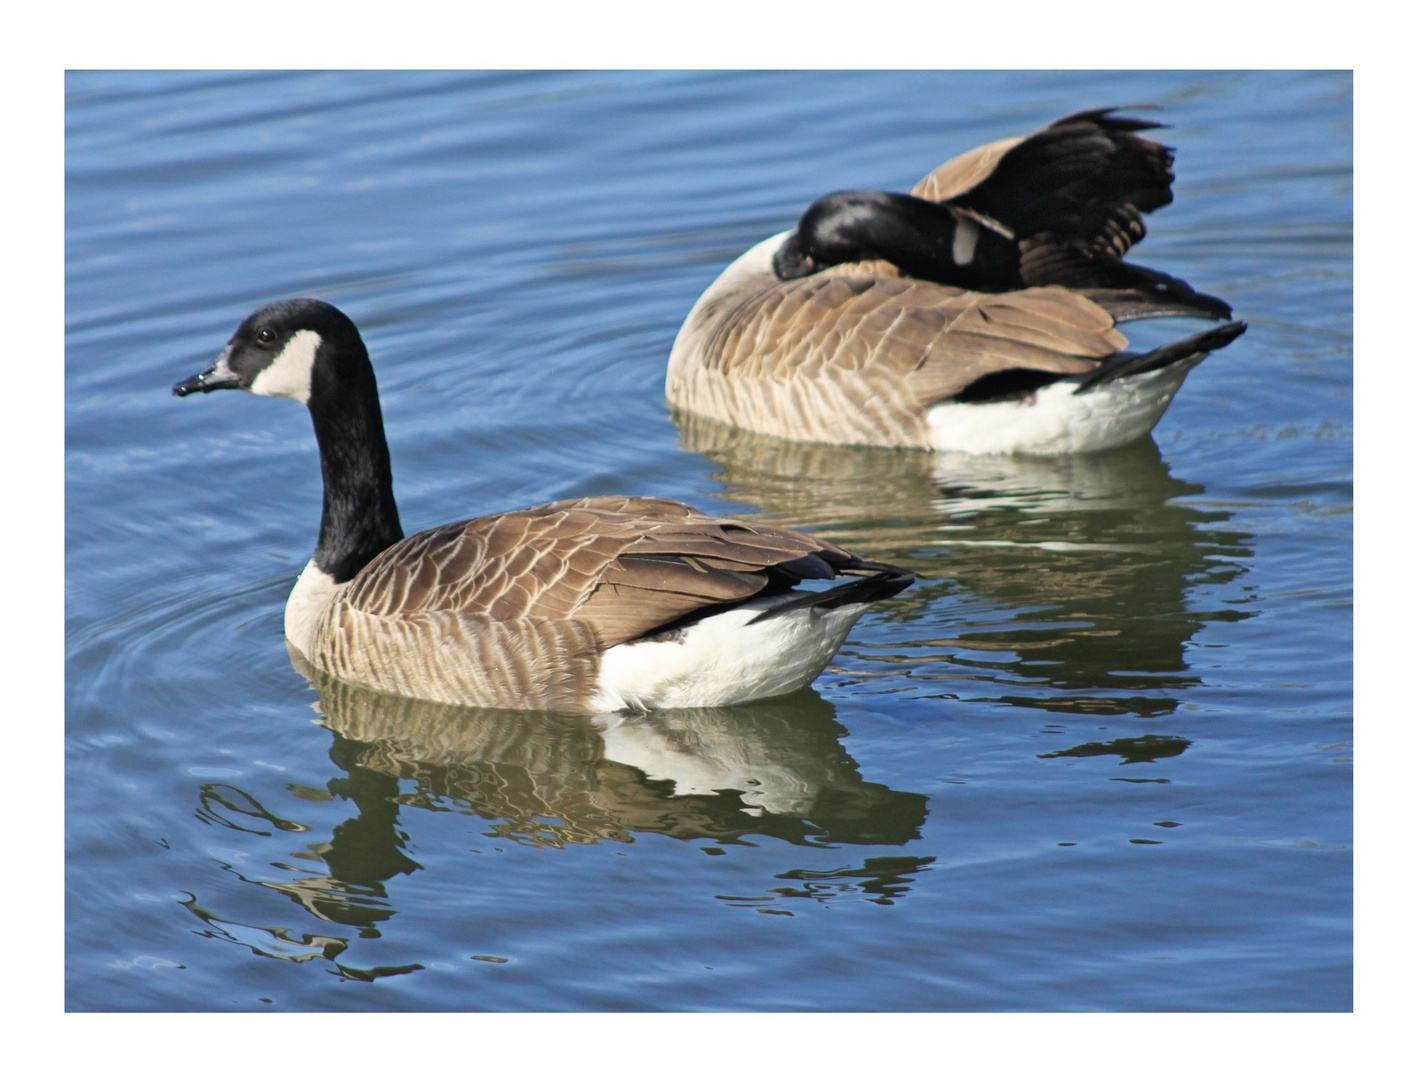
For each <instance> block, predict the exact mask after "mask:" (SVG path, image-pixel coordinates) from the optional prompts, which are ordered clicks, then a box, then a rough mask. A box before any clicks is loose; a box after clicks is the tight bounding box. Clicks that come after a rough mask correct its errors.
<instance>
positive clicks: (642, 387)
mask: <svg viewBox="0 0 1418 1080" xmlns="http://www.w3.org/2000/svg"><path fill="white" fill-rule="evenodd" d="M67 88H68V107H67V125H68V131H67V140H66V166H67V197H66V212H67V219H68V220H67V226H68V229H67V245H68V247H67V261H68V274H67V305H66V316H67V339H66V340H67V369H66V404H67V428H66V437H67V448H66V451H67V457H66V528H67V538H66V539H67V545H66V551H67V563H66V586H65V587H66V615H67V639H66V649H67V651H66V656H67V671H66V675H67V686H66V691H67V695H66V697H67V721H68V727H67V784H66V810H67V860H68V861H67V865H68V873H67V896H66V919H67V958H66V959H67V969H68V1007H69V1008H70V1009H73V1010H118V1009H142V1010H302V1009H338V1010H421V1009H422V1010H430V1009H443V1010H605V1009H625V1010H688V1009H704V1010H770V1009H771V1010H828V1009H832V1010H843V1009H845V1010H852V1009H861V1010H1108V1009H1111V1010H1159V1009H1182V1010H1237V1009H1241V1010H1244V1009H1265V1010H1273V1009H1279V1010H1302V1009H1303V1010H1346V1009H1349V1008H1350V1007H1351V932H1350V916H1351V841H1352V826H1351V812H1350V806H1351V786H1350V785H1351V771H1350V770H1351V765H1350V741H1351V738H1352V730H1351V729H1352V721H1351V717H1352V678H1351V658H1352V649H1351V644H1350V642H1351V593H1352V590H1351V585H1350V581H1351V576H1352V575H1351V554H1350V552H1351V547H1350V543H1351V539H1350V538H1351V522H1352V518H1351V501H1352V494H1351V492H1352V484H1351V474H1352V465H1351V462H1352V452H1351V438H1352V427H1353V425H1352V401H1351V394H1350V389H1351V373H1352V348H1351V345H1352V289H1351V254H1350V242H1351V235H1352V222H1351V218H1352V184H1351V174H1352V167H1351V157H1352V155H1351V122H1352V83H1351V80H1350V78H1349V76H1348V75H1347V74H1344V73H1286V72H1265V73H1224V72H1223V73H1214V72H1208V73H1187V72H1179V73H1168V72H1134V73H1120V74H1111V73H1089V72H1069V73H1040V72H1009V73H989V72H968V73H952V72H830V73H817V72H789V73H773V72H753V73H702V72H699V73H688V74H675V73H657V72H635V73H594V72H573V73H542V72H511V73H448V72H416V73H398V72H375V73H313V74H311V73H292V72H272V73H255V74H249V73H247V74H242V73H236V74H231V73H211V72H204V73H181V72H156V73H121V72H101V73H84V72H77V73H72V74H71V75H70V76H69V78H68V85H67ZM1129 101H1154V102H1157V103H1158V104H1160V105H1162V106H1163V107H1164V112H1163V113H1162V116H1163V118H1164V119H1166V120H1167V121H1168V122H1170V123H1171V124H1173V125H1174V127H1173V129H1172V130H1170V131H1168V132H1166V133H1165V136H1164V137H1165V139H1166V140H1167V141H1168V142H1169V144H1171V145H1174V146H1176V147H1178V163H1177V173H1178V179H1177V183H1176V186H1175V190H1176V195H1177V198H1176V202H1175V203H1174V204H1173V205H1172V206H1170V207H1167V208H1166V209H1164V210H1163V211H1161V212H1159V213H1157V214H1155V215H1154V216H1153V217H1152V219H1151V235H1150V236H1149V237H1148V239H1147V240H1146V241H1145V243H1144V244H1143V246H1142V247H1141V248H1140V249H1139V251H1138V253H1137V257H1138V261H1140V262H1142V263H1144V264H1147V265H1155V266H1158V267H1160V268H1162V269H1165V270H1167V271H1169V272H1172V273H1176V274H1179V275H1181V276H1183V277H1185V278H1187V279H1188V280H1190V281H1191V282H1192V283H1193V284H1195V285H1196V286H1198V287H1199V288H1202V289H1204V290H1205V291H1207V292H1211V293H1215V294H1218V295H1221V296H1224V297H1226V298H1227V299H1228V300H1230V301H1231V302H1232V303H1233V304H1234V306H1235V308H1236V311H1237V315H1238V317H1241V318H1244V319H1246V320H1247V321H1248V322H1249V323H1250V326H1251V329H1250V332H1249V333H1248V334H1247V335H1246V336H1245V337H1244V338H1242V339H1241V340H1240V341H1238V342H1237V343H1236V344H1235V345H1233V346H1232V347H1231V348H1229V349H1227V350H1226V351H1225V352H1224V353H1221V354H1218V355H1216V356H1215V357H1213V358H1211V359H1209V360H1208V361H1207V362H1206V363H1204V364H1202V365H1201V366H1200V367H1199V368H1198V369H1197V370H1196V371H1195V372H1193V373H1192V374H1191V375H1190V376H1189V378H1188V380H1187V383H1186V385H1185V386H1184V387H1183V389H1182V391H1181V392H1180V393H1179V395H1178V397H1177V400H1176V402H1175V403H1174V404H1173V406H1172V408H1171V409H1170V411H1169V412H1168V414H1167V416H1166V417H1165V418H1164V419H1163V421H1162V423H1161V424H1160V425H1159V427H1158V428H1157V431H1156V432H1155V437H1154V439H1153V440H1149V441H1145V442H1143V443H1141V444H1138V445H1135V446H1132V447H1129V448H1126V449H1124V450H1121V451H1118V452H1115V453H1110V454H1106V455H1100V456H1096V457H1089V458H1077V459H1068V460H1061V461H1037V460H1036V461H1027V460H1010V459H970V458H958V457H950V456H945V455H942V456H932V455H928V454H919V453H913V452H895V451H882V450H870V449H855V450H852V449H848V450H844V449H826V448H823V447H815V446H804V445H795V444H792V443H785V442H779V441H775V440H771V439H763V438H759V437H756V436H751V435H747V434H745V433H743V432H737V431H734V430H733V429H729V428H724V427H721V426H718V425H714V424H706V423H703V422H694V421H689V420H687V419H686V418H679V420H680V422H679V423H677V422H676V418H675V417H672V416H671V414H670V412H669V410H668V409H667V408H666V406H665V404H664V400H663V394H662V382H663V375H664V363H665V359H666V356H667V355H668V352H669V346H670V343H671V341H672V340H673V337H674V333H675V331H676V329H677V328H678V326H679V322H680V320H681V319H682V318H683V316H684V314H685V313H686V312H687V311H688V309H689V307H690V305H691V304H692V303H693V301H694V299H695V297H696V296H697V295H698V294H699V292H700V291H701V290H702V289H703V288H704V287H705V286H706V285H707V284H708V282H709V281H710V280H712V278H713V277H714V275H715V274H716V273H717V272H718V270H719V269H720V268H721V267H722V266H723V265H724V264H725V263H727V262H728V261H729V260H730V259H732V258H733V257H734V256H735V255H737V254H738V253H739V252H740V251H742V250H743V249H744V248H745V247H747V246H748V245H749V244H751V243H753V242H755V241H757V240H758V239H761V238H762V237H763V236H766V235H768V234H769V233H771V232H775V231H777V230H780V229H782V228H786V227H788V226H789V225H790V224H791V223H792V222H793V220H794V219H795V218H796V217H797V215H798V214H799V213H800V212H801V210H802V209H803V207H804V206H805V205H806V204H807V203H808V202H809V201H810V200H811V199H813V198H814V197H816V196H818V195H820V194H823V193H825V192H827V191H830V190H835V189H842V188H851V187H863V188H888V189H892V190H906V189H908V188H909V187H910V185H911V184H912V183H913V182H914V181H915V180H916V179H917V178H919V176H920V175H922V174H923V173H924V172H926V171H927V170H928V169H930V168H931V167H933V166H934V165H936V164H938V163H939V162H940V161H942V160H944V159H945V158H946V157H948V156H950V155H952V154H954V153H956V152H959V151H961V150H963V149H966V148H969V147H970V146H974V145H977V144H978V143H980V142H984V141H988V140H991V139H995V138H999V137H1002V136H1005V135H1011V134H1019V133H1023V132H1026V131H1028V130H1030V129H1032V128H1034V127H1037V126H1038V125H1040V124H1042V123H1043V122H1045V121H1047V120H1049V119H1051V118H1053V117H1054V116H1057V115H1060V114H1062V113H1065V112H1068V111H1072V110H1075V109H1080V108H1086V107H1092V106H1098V105H1107V104H1114V103H1117V102H1129ZM295 295H315V296H320V297H322V298H324V299H327V300H329V301H331V302H333V303H335V304H337V305H339V306H340V307H341V308H343V309H344V310H345V311H346V312H347V313H349V314H350V315H351V317H353V318H354V319H355V320H356V322H357V323H358V324H359V325H360V327H361V330H362V331H363V333H364V335H365V339H366V342H367V343H368V344H369V346H370V351H371V354H372V356H373V358H374V362H375V365H376V368H377V370H378V373H379V380H380V386H381V391H382V394H383V404H384V414H385V418H386V422H387V425H388V430H389V439H390V444H391V450H392V455H393V463H394V472H395V484H396V490H397V493H398V496H399V499H400V507H401V512H402V516H403V520H404V523H405V527H406V528H408V529H409V530H410V531H413V530H415V529H418V528H423V527H426V526H430V525H435V524H439V523H442V522H444V521H449V520H453V519H456V518H460V517H466V516H470V515H473V514H476V513H482V512H490V511H495V510H499V509H510V508H514V507H518V506H524V505H528V504H532V503H536V502H542V501H547V500H550V499H557V498H564V497H569V496H574V495H586V494H601V493H620V492H633V493H639V494H647V495H660V496H667V497H673V498H682V499H686V500H688V501H691V502H694V503H695V504H697V505H699V506H700V507H702V508H704V509H706V510H711V511H718V512H726V513H730V512H731V513H734V514H737V515H740V516H744V517H750V518H757V519H762V520H767V521H770V522H773V523H775V524H785V525H790V526H793V527H797V528H806V529H810V530H813V531H816V532H818V533H820V534H821V535H824V536H826V537H829V538H831V539H833V540H836V541H838V542H840V543H844V544H847V545H849V546H851V547H853V548H855V549H857V550H859V551H861V552H863V553H865V554H869V555H871V556H873V557H876V558H883V559H889V560H892V561H896V562H899V563H902V564H904V565H907V566H909V567H910V568H911V569H913V570H914V571H915V572H916V573H917V574H918V575H919V577H920V581H919V583H918V584H917V585H916V586H915V587H914V588H912V589H911V590H908V591H907V592H905V593H903V594H901V595H900V596H899V597H897V598H895V599H893V600H892V601H889V602H887V603H884V604H882V605H880V606H879V607H878V608H877V609H875V610H874V611H873V612H872V613H870V614H869V615H868V616H867V617H866V618H864V619H863V620H862V622H860V623H859V624H858V626H857V629H856V630H855V631H854V633H853V635H852V637H851V639H850V640H849V643H848V645H847V646H846V648H844V650H843V651H842V653H841V654H840V655H839V656H838V658H837V659H836V660H835V661H834V663H833V664H832V666H831V667H830V668H829V670H828V671H827V672H826V673H825V674H824V675H823V676H822V677H821V678H820V679H819V680H818V681H817V683H816V684H815V686H814V688H813V689H811V690H807V691H804V692H802V693H800V694H797V695H794V696H793V697H790V698H787V699H783V700H780V701H774V702H765V703H760V704H757V705H752V706H744V707H740V708H734V709H722V710H692V711H685V712H673V713H664V714H657V715H654V716H648V717H599V718H596V717H567V716H553V715H540V714H522V713H506V712H496V711H479V710H459V709H448V708H440V707H436V706H431V705H427V704H425V703H418V702H409V701H401V700H399V699H392V698H386V697H380V696H378V695H374V694H369V693H365V692H363V691H359V690H355V689H352V688H350V687H344V686H340V685H338V684H330V683H328V682H326V681H324V680H321V679H319V678H314V679H313V680H312V679H307V678H306V676H305V675H304V674H302V673H301V672H300V671H299V670H297V668H295V667H293V666H292V663H291V660H290V658H289V657H288V655H287V652H286V649H285V646H284V644H283V643H282V640H281V612H282V607H283V605H284V601H285V596H286V593H287V592H288V591H289V588H290V585H291V582H292V580H293V578H294V576H295V574H296V573H297V572H298V571H299V568H300V567H301V566H302V565H303V563H304V561H305V559H306V558H307V557H308V554H309V550H310V548H311V546H312V544H313V541H314V536H315V531H316V525H317V522H318V516H319V505H320V487H319V470H318V465H317V459H316V456H315V448H314V439H313V436H312V434H311V431H310V425H309V421H308V419H307V418H306V416H305V415H304V414H303V412H302V411H301V410H299V409H298V408H296V407H294V406H292V405H289V404H287V403H283V402H272V401H269V400H264V399H256V398H251V397H247V396H244V395H234V394H233V395H220V396H218V397H216V398H210V399H208V398H202V399H195V400H186V401H178V400H175V399H173V398H171V397H170V396H169V395H168V388H169V387H170V386H171V384H172V383H173V382H174V381H175V380H176V379H178V378H180V377H183V376H185V375H187V374H190V373H191V372H192V371H194V370H197V368H199V367H201V366H203V365H205V364H206V363H207V362H209V361H210V359H211V358H212V357H213V356H214V355H215V353H216V351H217V350H218V349H219V348H220V346H221V344H222V343H223V342H224V341H225V340H226V338H227V336H229V334H230V333H231V331H232V330H233V329H234V328H235V326H236V324H237V323H238V322H239V321H240V320H241V318H242V317H244V316H245V315H246V314H247V313H248V312H249V311H250V310H251V309H253V308H254V307H256V306H258V305H260V304H262V303H265V302H267V301H270V300H273V299H279V298H283V297H288V296H295Z"/></svg>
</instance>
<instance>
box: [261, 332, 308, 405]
mask: <svg viewBox="0 0 1418 1080" xmlns="http://www.w3.org/2000/svg"><path fill="white" fill-rule="evenodd" d="M320 342H321V337H320V335H319V334H317V333H316V332H315V331H314V330H297V331H296V332H295V333H294V334H292V335H291V338H290V340H289V341H287V342H286V347H285V348H284V349H282V350H281V351H280V353H278V354H277V356H276V358H275V359H274V360H272V361H271V362H270V363H269V364H268V365H267V366H266V367H264V368H262V369H261V374H259V375H257V376H256V378H255V379H254V380H252V383H251V392H252V393H253V394H264V395H265V396H266V397H284V398H291V399H293V400H295V401H298V402H300V403H301V404H302V405H306V404H309V402H310V369H311V368H313V367H314V366H315V352H316V350H317V349H319V348H320Z"/></svg>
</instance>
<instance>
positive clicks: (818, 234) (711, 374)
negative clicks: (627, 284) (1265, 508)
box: [665, 109, 1246, 454]
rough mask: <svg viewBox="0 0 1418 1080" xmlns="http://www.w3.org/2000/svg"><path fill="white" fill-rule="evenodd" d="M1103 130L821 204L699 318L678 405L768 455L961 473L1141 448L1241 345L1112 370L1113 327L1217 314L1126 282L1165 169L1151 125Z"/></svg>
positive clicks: (1143, 359)
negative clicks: (831, 452) (779, 451)
mask: <svg viewBox="0 0 1418 1080" xmlns="http://www.w3.org/2000/svg"><path fill="white" fill-rule="evenodd" d="M1114 111H1115V110H1113V109H1096V110H1093V111H1090V112H1081V113H1075V114H1073V115H1071V116H1065V117H1063V118H1062V119H1059V120H1055V121H1054V122H1053V123H1051V124H1049V125H1048V126H1047V127H1045V128H1043V129H1042V130H1040V131H1037V132H1035V133H1034V134H1032V135H1028V136H1025V137H1023V138H1015V139H1005V140H1001V141H1000V142H995V143H990V144H989V145H987V146H982V147H979V148H978V149H975V150H972V151H970V152H968V153H966V154H963V155H961V156H960V157H957V158H955V159H953V160H951V161H949V162H947V163H946V164H944V165H942V166H940V167H939V168H938V169H936V170H935V171H934V172H932V173H931V174H930V175H928V176H927V177H925V179H923V180H922V181H921V182H920V183H919V184H917V185H916V187H915V188H914V189H913V190H912V193H911V194H910V195H899V194H892V193H888V192H870V191H867V192H863V191H848V192H838V193H837V194H834V195H828V196H826V197H825V198H823V199H819V200H818V201H817V202H815V203H813V205H812V206H811V207H809V208H808V210H807V212H806V213H805V214H804V215H803V217H802V219H801V220H800V221H799V223H798V227H797V228H796V229H792V230H789V231H787V232H782V233H779V234H778V235H776V236H773V237H770V238H769V239H767V240H765V241H763V242H762V243H760V244H758V245H756V246H755V247H753V248H751V249H749V250H748V251H747V252H746V253H744V254H743V255H741V256H740V257H739V258H738V259H737V260H735V261H734V262H733V263H732V264H730V265H729V267H728V268H727V269H726V270H725V271H724V272H723V273H722V274H721V275H720V276H719V278H718V279H717V280H716V281H715V282H714V283H713V284H712V285H710V286H709V288H708V289H707V290H706V291H705V293H704V295H703V296H701V297H700V298H699V300H698V302H697V303H695V305H694V307H693V309H691V311H690V313H689V316H688V317H687V318H686V319H685V321H684V325H683V326H682V327H681V328H680V331H679V335H678V336H677V337H676V339H675V343H674V348H673V350H672V351H671V354H670V361H669V370H668V373H667V375H666V381H665V392H666V396H667V397H668V399H669V401H670V404H671V405H672V406H674V407H675V408H677V409H682V410H684V411H687V412H692V413H698V414H701V415H704V416H708V417H712V418H713V419H716V420H720V421H723V422H725V423H729V424H734V425H736V426H738V427H743V428H748V429H750V430H753V431H758V432H762V433H764V434H768V435H776V436H779V437H781V438H788V439H801V440H810V441H814V442H824V443H856V444H863V445H873V446H909V447H919V448H923V449H937V450H951V451H961V452H965V453H974V454H1003V453H1032V454H1060V453H1075V452H1086V451H1092V450H1103V449H1107V448H1110V447H1114V446H1121V445H1123V444H1124V443H1127V442H1130V441H1132V440H1134V439H1138V438H1141V437H1142V436H1144V435H1146V434H1147V433H1148V432H1149V431H1151V430H1152V428H1153V427H1154V426H1155V425H1156V423H1157V421H1158V420H1159V419H1160V418H1161V416H1162V413H1163V412H1165V411H1166V408H1167V406H1168V404H1170V402H1171V400H1172V396H1173V395H1174V394H1175V393H1176V391H1177V388H1178V387H1179V386H1181V383H1182V380H1183V379H1184V378H1185V377H1186V375H1187V372H1188V371H1190V370H1191V369H1192V368H1193V367H1195V366H1196V365H1197V364H1198V363H1200V362H1201V360H1202V359H1204V358H1205V357H1206V355H1207V354H1208V353H1210V352H1212V351H1214V350H1216V349H1219V348H1222V347H1224V346H1225V345H1228V344H1229V343H1230V342H1232V341H1233V340H1235V339H1236V338H1237V337H1239V336H1240V335H1241V334H1242V333H1243V332H1244V331H1245V329H1246V327H1245V324H1244V323H1241V322H1228V323H1226V324H1225V325H1223V326H1220V327H1217V328H1215V329H1212V330H1208V331H1205V332H1203V333H1200V334H1196V335H1193V336H1191V337H1187V338H1184V339H1183V340H1180V341H1174V342H1171V343H1170V344H1167V345H1164V346H1162V347H1161V348H1159V349H1155V350H1153V351H1151V352H1146V353H1142V354H1132V353H1127V352H1124V351H1123V350H1124V349H1125V347H1126V346H1127V339H1126V338H1125V337H1124V336H1123V335H1122V334H1121V333H1119V332H1118V330H1117V324H1118V323H1120V322H1125V321H1128V320H1132V319H1143V318H1156V317H1161V316H1195V317H1201V318H1208V319H1227V318H1229V317H1230V314H1231V309H1230V307H1229V306H1228V305H1227V304H1226V303H1225V301H1223V300H1219V299H1217V298H1216V297H1214V296H1207V295H1206V294H1204V293H1198V292H1196V291H1195V290H1193V289H1192V288H1191V286H1189V285H1188V284H1187V283H1186V282H1184V281H1181V280H1179V279H1177V278H1174V277H1170V276H1168V275H1166V274H1163V273H1160V272H1158V271H1155V270H1149V269H1147V268H1146V267H1141V266H1137V265H1134V264H1131V263H1126V262H1123V258H1122V257H1123V255H1125V254H1126V253H1127V251H1128V250H1129V248H1131V247H1132V245H1133V244H1135V243H1136V242H1137V241H1139V240H1141V239H1142V238H1143V236H1144V235H1145V234H1146V231H1147V230H1146V227H1145V225H1144V224H1143V215H1144V214H1146V213H1149V212H1151V211H1153V210H1156V209H1157V208H1159V207H1161V206H1165V205H1166V204H1167V203H1169V202H1171V201H1172V191H1171V181H1172V179H1173V175H1172V171H1171V165H1172V150H1171V149H1170V148H1168V147H1165V146H1162V145H1161V144H1159V143H1157V142H1154V141H1152V140H1151V139H1147V138H1144V137H1142V136H1141V135H1139V134H1137V133H1138V132H1139V131H1144V130H1147V129H1150V128H1155V127H1160V126H1161V125H1159V124H1156V123H1153V122H1152V121H1148V120H1138V119H1133V118H1129V117H1123V116H1115V115H1113V113H1114Z"/></svg>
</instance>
